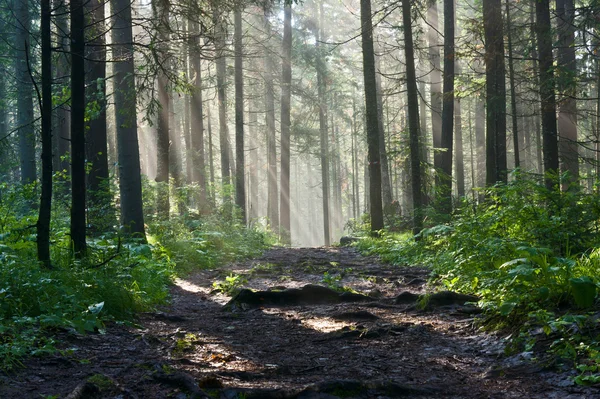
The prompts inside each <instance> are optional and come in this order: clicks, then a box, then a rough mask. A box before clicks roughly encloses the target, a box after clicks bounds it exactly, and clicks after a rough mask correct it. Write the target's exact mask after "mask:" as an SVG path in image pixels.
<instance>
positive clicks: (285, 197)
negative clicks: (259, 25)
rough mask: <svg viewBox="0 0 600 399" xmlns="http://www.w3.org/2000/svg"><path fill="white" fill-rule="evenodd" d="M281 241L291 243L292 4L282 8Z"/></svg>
mask: <svg viewBox="0 0 600 399" xmlns="http://www.w3.org/2000/svg"><path fill="white" fill-rule="evenodd" d="M281 59H282V65H281V184H280V186H281V187H280V189H281V195H280V199H279V202H280V214H279V218H280V219H279V220H280V223H279V224H280V229H281V234H280V237H281V241H282V242H283V243H284V244H288V245H289V244H291V243H292V235H291V232H292V225H291V211H290V126H291V100H292V90H291V89H292V5H291V4H288V3H286V4H285V5H284V8H283V42H282V44H281Z"/></svg>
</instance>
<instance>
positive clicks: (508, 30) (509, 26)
mask: <svg viewBox="0 0 600 399" xmlns="http://www.w3.org/2000/svg"><path fill="white" fill-rule="evenodd" d="M506 36H507V39H508V43H507V44H508V72H509V75H510V111H511V113H512V135H513V149H514V152H515V168H520V167H521V158H520V155H519V151H520V146H519V129H518V124H517V120H518V119H517V117H518V116H517V95H516V93H515V90H516V88H515V67H514V60H513V45H512V24H511V16H510V6H509V0H506Z"/></svg>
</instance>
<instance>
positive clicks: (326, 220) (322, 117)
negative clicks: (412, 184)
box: [316, 0, 383, 245]
mask: <svg viewBox="0 0 600 399" xmlns="http://www.w3.org/2000/svg"><path fill="white" fill-rule="evenodd" d="M323 14H324V12H323V0H320V1H319V28H318V30H317V34H316V36H317V38H316V39H317V44H316V46H317V91H318V97H319V138H320V140H319V141H320V158H321V187H322V191H323V237H324V240H325V245H329V244H330V243H331V237H330V235H331V223H330V215H329V143H328V137H327V134H328V128H327V100H326V98H325V95H326V92H327V87H326V85H327V83H326V76H325V74H326V71H325V68H326V66H325V61H324V57H323V54H322V50H321V48H322V45H321V43H322V42H323V39H324V34H323V29H324V22H323V21H324V15H323ZM369 15H370V14H369ZM372 43H373V34H372V33H371V47H372ZM373 57H374V56H373ZM374 64H375V61H374V60H373V79H374V78H375V65H374ZM373 87H375V86H373ZM373 100H374V101H375V102H374V104H375V112H377V98H376V97H375V98H373ZM376 122H377V120H376V119H375V123H376ZM376 134H378V132H377V130H376ZM377 140H379V135H378V136H377ZM377 151H379V144H378V147H377ZM379 190H380V191H381V186H379ZM379 196H380V198H381V193H380V194H379ZM382 225H383V216H382ZM382 227H383V226H382Z"/></svg>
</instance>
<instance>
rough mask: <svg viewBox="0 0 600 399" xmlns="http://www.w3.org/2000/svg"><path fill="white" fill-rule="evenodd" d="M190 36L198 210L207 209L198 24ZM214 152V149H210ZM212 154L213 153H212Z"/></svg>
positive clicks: (194, 157)
mask: <svg viewBox="0 0 600 399" xmlns="http://www.w3.org/2000/svg"><path fill="white" fill-rule="evenodd" d="M189 23H190V25H191V32H190V34H191V35H193V36H192V39H191V43H190V51H191V55H190V61H191V64H192V65H191V66H192V82H193V90H192V94H191V97H190V101H191V104H190V116H191V124H190V128H191V137H190V144H191V154H192V157H191V158H192V168H193V169H192V181H193V182H194V183H197V184H198V186H199V190H200V198H199V204H198V209H200V210H205V208H206V205H207V204H206V161H205V157H204V152H205V149H204V108H203V103H202V64H201V62H200V30H199V27H198V23H197V22H192V21H190V22H189ZM209 151H212V148H209ZM211 154H212V152H211Z"/></svg>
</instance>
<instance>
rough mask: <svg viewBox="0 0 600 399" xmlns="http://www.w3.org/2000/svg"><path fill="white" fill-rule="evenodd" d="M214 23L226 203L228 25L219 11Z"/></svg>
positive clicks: (228, 197)
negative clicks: (226, 41)
mask: <svg viewBox="0 0 600 399" xmlns="http://www.w3.org/2000/svg"><path fill="white" fill-rule="evenodd" d="M213 22H214V24H215V50H216V57H217V60H216V64H217V97H218V102H219V143H220V146H221V180H222V183H223V189H224V196H223V199H224V201H225V203H228V202H230V201H231V195H230V194H229V185H230V184H231V178H230V177H231V173H230V158H229V151H230V148H229V129H228V128H227V95H226V90H225V86H226V84H227V82H226V80H227V78H226V73H227V71H226V69H227V64H226V61H225V51H224V50H225V38H226V25H225V21H223V20H221V19H220V17H219V14H218V11H217V9H216V8H215V9H214V10H213Z"/></svg>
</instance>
